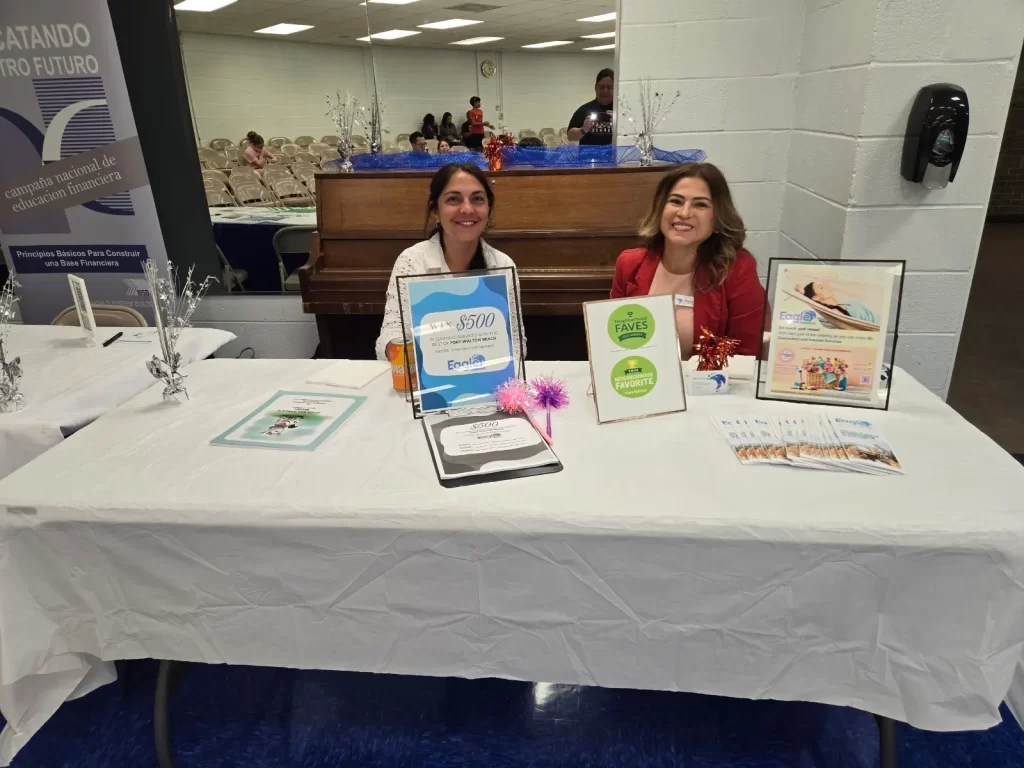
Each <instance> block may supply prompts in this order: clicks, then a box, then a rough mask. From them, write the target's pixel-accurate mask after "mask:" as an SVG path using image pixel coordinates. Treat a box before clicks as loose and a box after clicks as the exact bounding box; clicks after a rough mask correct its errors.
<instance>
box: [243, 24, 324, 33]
mask: <svg viewBox="0 0 1024 768" xmlns="http://www.w3.org/2000/svg"><path fill="white" fill-rule="evenodd" d="M312 28H313V25H312V24H275V25H274V26H272V27H264V28H263V29H257V30H256V31H257V32H259V33H262V34H264V35H294V34H295V33H296V32H302V31H303V30H306V29H312Z"/></svg>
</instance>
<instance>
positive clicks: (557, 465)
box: [421, 412, 563, 488]
mask: <svg viewBox="0 0 1024 768" xmlns="http://www.w3.org/2000/svg"><path fill="white" fill-rule="evenodd" d="M453 418H459V417H453ZM463 418H466V419H467V420H468V421H472V420H484V419H491V418H495V419H502V420H503V419H508V418H516V416H514V415H512V414H506V413H501V412H498V413H494V414H485V415H477V416H472V417H470V416H467V417H463ZM421 423H422V425H423V439H424V440H426V442H427V451H429V453H430V460H431V462H432V463H433V465H434V472H435V473H436V474H437V481H438V482H439V483H440V484H441V485H442V486H443V487H445V488H461V487H463V486H467V485H481V484H482V483H496V482H500V481H502V480H514V479H516V478H520V477H535V476H537V475H550V474H553V473H555V472H561V471H562V469H563V466H562V461H561V459H559V458H558V455H557V454H556V453H555V452H554V451H553V450H551V449H550V446H548V450H549V451H550V452H551V455H552V456H554V457H555V462H554V463H553V464H543V465H541V466H536V467H523V468H520V469H506V470H502V471H500V472H482V473H480V474H473V475H466V476H464V477H454V478H445V477H442V474H441V468H440V467H439V466H438V455H437V451H435V450H434V448H435V446H437V448H438V450H440V449H441V446H440V441H439V440H437V439H436V437H435V439H434V440H431V438H430V434H429V433H428V430H430V429H431V428H432V426H433V425H432V424H428V422H427V420H426V419H422V420H421ZM527 423H529V422H527ZM534 429H536V428H535V427H534Z"/></svg>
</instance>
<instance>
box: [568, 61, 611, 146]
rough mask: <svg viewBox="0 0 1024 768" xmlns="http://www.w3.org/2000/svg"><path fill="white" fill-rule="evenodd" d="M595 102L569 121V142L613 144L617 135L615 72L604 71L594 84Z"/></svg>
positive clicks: (587, 105) (586, 105) (585, 106)
mask: <svg viewBox="0 0 1024 768" xmlns="http://www.w3.org/2000/svg"><path fill="white" fill-rule="evenodd" d="M594 95H595V96H596V97H597V98H595V99H594V100H593V101H588V102H587V103H586V104H584V105H583V106H582V107H580V108H579V109H577V110H576V111H575V112H574V113H573V115H572V118H571V119H570V120H569V141H579V143H580V144H583V145H594V144H611V143H612V137H613V136H614V134H615V122H614V118H615V109H614V104H613V102H614V101H615V72H614V71H613V70H611V69H602V70H601V71H600V72H598V73H597V82H596V83H594Z"/></svg>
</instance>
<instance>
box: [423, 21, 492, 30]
mask: <svg viewBox="0 0 1024 768" xmlns="http://www.w3.org/2000/svg"><path fill="white" fill-rule="evenodd" d="M472 24H483V21H481V20H479V19H448V21H435V22H432V23H430V24H420V25H418V26H419V28H420V29H455V28H456V27H468V26H470V25H472Z"/></svg>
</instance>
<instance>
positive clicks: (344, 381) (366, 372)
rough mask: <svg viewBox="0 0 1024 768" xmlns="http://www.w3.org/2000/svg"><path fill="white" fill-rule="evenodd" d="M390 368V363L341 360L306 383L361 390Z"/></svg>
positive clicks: (311, 377)
mask: <svg viewBox="0 0 1024 768" xmlns="http://www.w3.org/2000/svg"><path fill="white" fill-rule="evenodd" d="M390 368H391V363H386V362H383V361H381V360H342V361H340V362H337V363H335V364H334V365H332V366H331V367H330V368H324V370H322V371H318V372H317V373H315V374H313V375H312V376H310V377H309V378H308V379H306V383H307V384H324V385H326V386H328V387H344V388H345V389H362V388H363V387H365V386H366V385H367V384H369V383H370V382H371V381H373V380H374V379H376V378H377V377H378V376H381V375H383V374H384V373H386V372H387V371H388V370H390Z"/></svg>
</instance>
